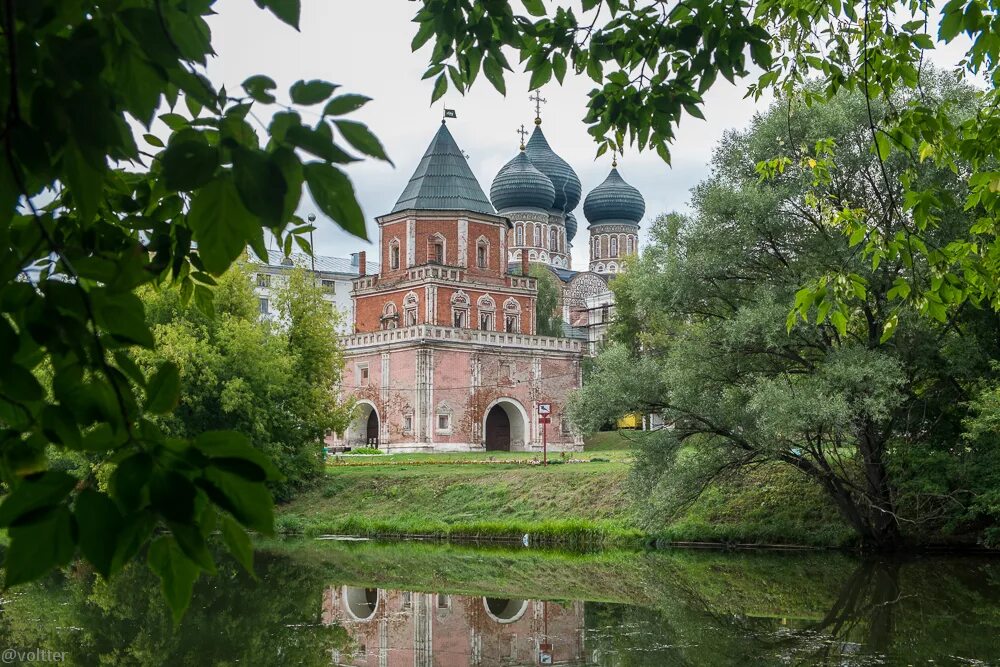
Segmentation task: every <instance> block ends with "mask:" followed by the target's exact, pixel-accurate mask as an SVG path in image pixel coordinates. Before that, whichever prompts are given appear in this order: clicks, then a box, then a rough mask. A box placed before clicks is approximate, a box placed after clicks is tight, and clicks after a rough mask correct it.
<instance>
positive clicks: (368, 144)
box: [334, 120, 392, 164]
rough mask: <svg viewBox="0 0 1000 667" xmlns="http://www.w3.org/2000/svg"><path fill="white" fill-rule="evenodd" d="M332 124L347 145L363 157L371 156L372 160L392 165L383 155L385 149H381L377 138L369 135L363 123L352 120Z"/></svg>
mask: <svg viewBox="0 0 1000 667" xmlns="http://www.w3.org/2000/svg"><path fill="white" fill-rule="evenodd" d="M334 123H335V124H336V125H337V129H338V130H340V133H341V134H342V135H344V138H345V139H347V143H349V144H351V145H352V146H354V147H355V148H356V149H358V150H359V151H361V152H362V153H364V154H365V155H371V156H372V157H374V158H378V159H379V160H385V161H386V162H388V163H389V164H392V160H390V159H389V156H387V155H386V154H385V149H384V148H382V144H381V142H379V140H378V138H377V137H376V136H375V135H374V134H372V133H371V131H370V130H369V129H368V127H367V126H366V125H365V124H364V123H358V122H356V121H353V120H335V121H334Z"/></svg>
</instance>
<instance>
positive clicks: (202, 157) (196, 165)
mask: <svg viewBox="0 0 1000 667" xmlns="http://www.w3.org/2000/svg"><path fill="white" fill-rule="evenodd" d="M184 136H187V137H194V136H195V135H193V134H189V133H186V134H185V135H184ZM160 164H161V165H162V166H163V179H164V183H165V184H166V186H167V188H169V189H171V190H185V191H190V190H196V189H198V188H200V187H201V186H203V185H205V184H206V183H208V182H209V181H210V180H211V179H212V176H214V175H215V170H216V169H217V168H218V167H219V151H218V149H217V148H215V147H214V146H209V145H208V143H207V142H206V141H205V140H204V139H202V138H200V136H199V138H197V139H195V138H192V139H190V140H185V141H171V142H170V145H169V146H167V150H165V151H163V153H161V154H160Z"/></svg>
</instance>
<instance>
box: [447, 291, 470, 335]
mask: <svg viewBox="0 0 1000 667" xmlns="http://www.w3.org/2000/svg"><path fill="white" fill-rule="evenodd" d="M451 322H452V326H454V327H455V328H457V329H465V328H466V327H468V326H469V295H468V294H466V293H465V292H464V291H462V290H458V291H457V292H455V294H453V295H452V297H451Z"/></svg>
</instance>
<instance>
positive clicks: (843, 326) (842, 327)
mask: <svg viewBox="0 0 1000 667" xmlns="http://www.w3.org/2000/svg"><path fill="white" fill-rule="evenodd" d="M830 322H831V323H832V324H833V326H834V327H836V329H837V333H839V334H840V335H841V336H844V335H846V334H847V316H846V315H844V313H843V312H841V311H840V310H834V311H833V312H832V313H830Z"/></svg>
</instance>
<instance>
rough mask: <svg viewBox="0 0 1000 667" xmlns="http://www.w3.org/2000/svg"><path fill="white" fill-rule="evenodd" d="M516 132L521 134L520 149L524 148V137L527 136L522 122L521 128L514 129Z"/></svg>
mask: <svg viewBox="0 0 1000 667" xmlns="http://www.w3.org/2000/svg"><path fill="white" fill-rule="evenodd" d="M516 132H517V133H518V134H519V135H521V150H522V151H523V150H524V138H525V137H526V136H528V131H527V130H526V129H524V123H521V128H520V129H519V130H516Z"/></svg>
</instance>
